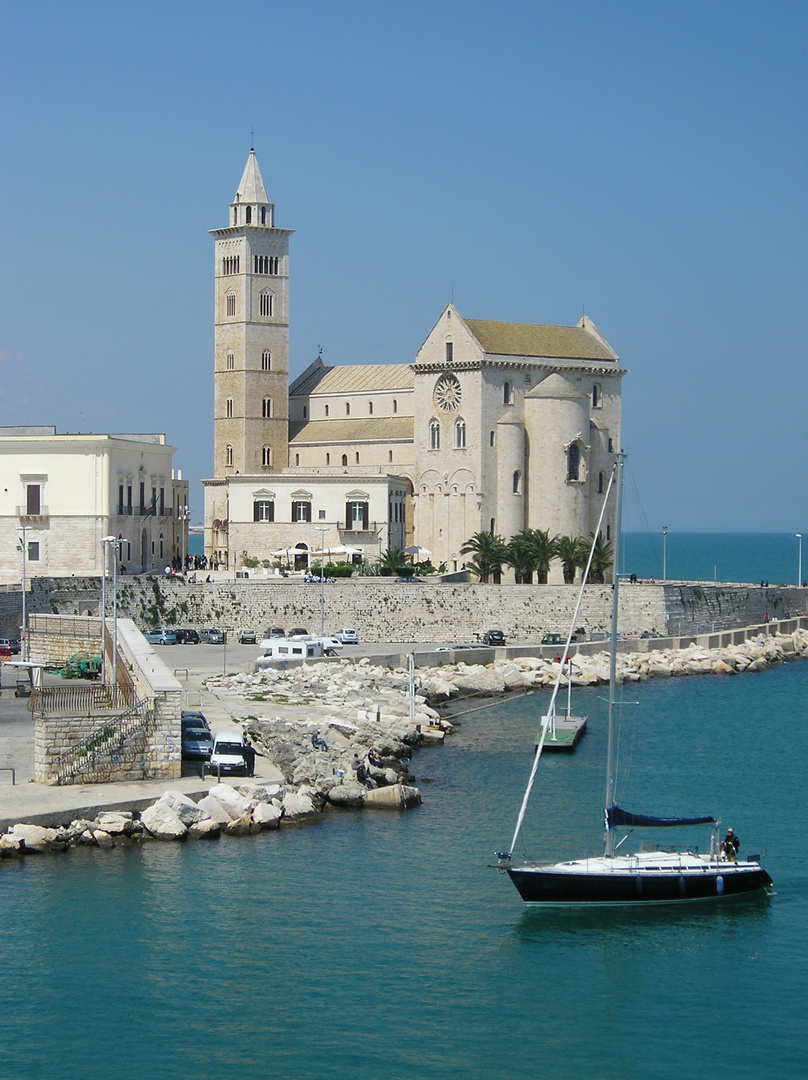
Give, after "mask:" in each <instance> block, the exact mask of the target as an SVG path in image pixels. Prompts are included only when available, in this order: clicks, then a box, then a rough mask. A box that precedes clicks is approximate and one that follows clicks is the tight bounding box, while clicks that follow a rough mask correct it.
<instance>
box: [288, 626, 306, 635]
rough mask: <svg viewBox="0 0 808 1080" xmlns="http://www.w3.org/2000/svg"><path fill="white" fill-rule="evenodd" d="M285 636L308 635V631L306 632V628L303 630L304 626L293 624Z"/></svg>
mask: <svg viewBox="0 0 808 1080" xmlns="http://www.w3.org/2000/svg"><path fill="white" fill-rule="evenodd" d="M286 636H287V637H290V638H292V637H308V636H309V632H308V630H304V628H303V627H302V626H293V627H292V629H291V630H290V631H289V633H288V634H287V635H286Z"/></svg>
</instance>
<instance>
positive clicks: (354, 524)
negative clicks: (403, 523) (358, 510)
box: [337, 521, 387, 533]
mask: <svg viewBox="0 0 808 1080" xmlns="http://www.w3.org/2000/svg"><path fill="white" fill-rule="evenodd" d="M386 524H387V522H386V521H369V522H368V524H367V528H365V527H364V525H363V524H362V522H361V521H348V522H345V521H338V522H337V528H338V529H339V531H340V532H349V533H378V532H379V530H380V529H382V528H383V527H384V526H385V525H386Z"/></svg>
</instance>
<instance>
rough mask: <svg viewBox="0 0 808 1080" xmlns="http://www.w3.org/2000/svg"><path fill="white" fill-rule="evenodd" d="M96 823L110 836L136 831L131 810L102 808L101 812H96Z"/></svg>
mask: <svg viewBox="0 0 808 1080" xmlns="http://www.w3.org/2000/svg"><path fill="white" fill-rule="evenodd" d="M95 824H96V825H97V826H98V828H99V829H102V830H103V831H104V832H106V833H109V835H110V836H120V834H121V833H131V832H133V831H136V830H135V829H134V822H133V821H132V812H131V811H130V810H124V811H117V810H102V811H101V813H100V814H96V817H95Z"/></svg>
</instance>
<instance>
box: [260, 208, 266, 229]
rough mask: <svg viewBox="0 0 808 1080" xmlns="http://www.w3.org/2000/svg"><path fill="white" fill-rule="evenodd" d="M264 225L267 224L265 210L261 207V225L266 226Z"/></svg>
mask: <svg viewBox="0 0 808 1080" xmlns="http://www.w3.org/2000/svg"><path fill="white" fill-rule="evenodd" d="M266 223H267V208H266V207H265V206H262V207H261V224H262V225H266Z"/></svg>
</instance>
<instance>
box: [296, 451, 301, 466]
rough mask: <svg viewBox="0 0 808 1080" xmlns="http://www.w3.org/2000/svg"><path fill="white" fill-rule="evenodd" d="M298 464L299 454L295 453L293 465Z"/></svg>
mask: <svg viewBox="0 0 808 1080" xmlns="http://www.w3.org/2000/svg"><path fill="white" fill-rule="evenodd" d="M299 464H300V454H295V465H299Z"/></svg>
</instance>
